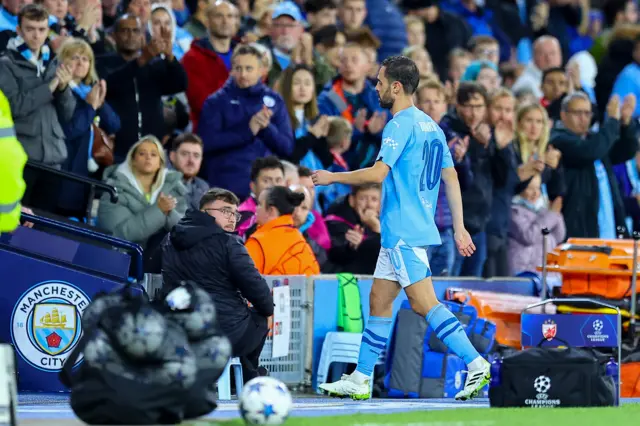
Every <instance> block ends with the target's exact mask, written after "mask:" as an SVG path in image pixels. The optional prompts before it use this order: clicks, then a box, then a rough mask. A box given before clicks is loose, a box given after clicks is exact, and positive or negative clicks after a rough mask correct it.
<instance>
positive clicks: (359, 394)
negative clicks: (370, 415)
mask: <svg viewBox="0 0 640 426" xmlns="http://www.w3.org/2000/svg"><path fill="white" fill-rule="evenodd" d="M369 380H370V379H365V380H364V382H363V383H358V381H357V380H355V379H354V378H353V377H352V376H351V375H348V374H343V375H342V378H341V379H340V380H338V381H337V382H334V383H322V384H321V385H319V386H318V387H319V388H320V389H322V390H323V391H325V392H326V393H327V395H329V396H333V397H337V398H346V397H349V398H351V399H356V400H364V399H369V398H371V389H370V387H369Z"/></svg>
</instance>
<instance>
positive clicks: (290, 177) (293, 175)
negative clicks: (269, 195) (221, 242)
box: [280, 160, 300, 188]
mask: <svg viewBox="0 0 640 426" xmlns="http://www.w3.org/2000/svg"><path fill="white" fill-rule="evenodd" d="M280 162H281V163H282V167H284V185H283V186H286V187H287V188H290V187H292V186H293V185H298V184H299V183H300V176H298V166H296V165H295V164H293V163H292V162H290V161H287V160H280Z"/></svg>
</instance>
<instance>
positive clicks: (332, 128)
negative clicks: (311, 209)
mask: <svg viewBox="0 0 640 426" xmlns="http://www.w3.org/2000/svg"><path fill="white" fill-rule="evenodd" d="M352 136H353V126H352V125H351V123H349V121H348V120H347V119H346V118H343V117H330V118H329V127H328V129H327V136H326V138H325V139H326V143H327V148H328V149H329V152H330V154H331V157H332V161H331V164H329V166H328V167H325V166H324V164H322V163H321V161H320V160H319V159H318V158H317V157H315V155H314V154H313V153H310V154H307V156H306V157H305V158H303V159H302V161H301V162H300V164H302V165H307V166H308V167H309V168H310V169H313V170H329V171H331V172H334V173H340V172H347V171H349V165H348V164H347V162H346V161H345V159H344V157H343V155H344V153H346V152H347V151H348V150H349V147H350V146H351V138H352ZM350 193H351V187H350V186H349V185H344V184H341V183H337V184H334V185H330V186H321V187H319V188H317V190H316V196H317V197H318V203H319V204H320V209H321V210H322V211H326V210H327V209H328V208H329V206H331V204H333V203H334V202H335V201H336V200H337V199H338V198H341V197H344V196H345V195H349V194H350Z"/></svg>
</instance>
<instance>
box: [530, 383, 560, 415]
mask: <svg viewBox="0 0 640 426" xmlns="http://www.w3.org/2000/svg"><path fill="white" fill-rule="evenodd" d="M533 388H534V389H535V391H536V392H537V394H536V399H527V400H525V401H524V403H525V405H529V406H531V407H549V408H553V407H556V406H558V405H560V400H559V399H549V394H548V392H549V389H551V379H550V378H549V377H547V376H538V377H536V379H535V380H534V381H533Z"/></svg>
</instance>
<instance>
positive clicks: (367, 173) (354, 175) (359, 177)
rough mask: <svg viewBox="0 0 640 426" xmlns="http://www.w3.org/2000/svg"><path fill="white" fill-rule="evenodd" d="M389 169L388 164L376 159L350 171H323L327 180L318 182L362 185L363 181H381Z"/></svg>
mask: <svg viewBox="0 0 640 426" xmlns="http://www.w3.org/2000/svg"><path fill="white" fill-rule="evenodd" d="M389 170H390V169H389V166H387V165H386V164H385V163H383V162H382V161H376V162H375V164H374V165H373V166H371V167H367V168H365V169H360V170H354V171H352V172H340V173H331V172H324V173H323V174H325V175H327V177H328V178H329V181H328V182H327V183H320V184H325V185H330V184H332V183H343V184H345V185H363V184H365V183H382V181H383V180H384V179H385V178H386V177H387V174H388V173H389ZM317 173H319V172H317Z"/></svg>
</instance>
